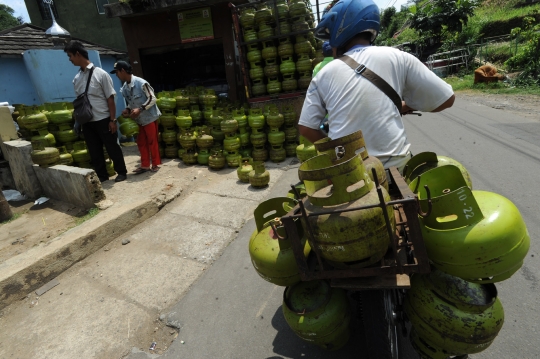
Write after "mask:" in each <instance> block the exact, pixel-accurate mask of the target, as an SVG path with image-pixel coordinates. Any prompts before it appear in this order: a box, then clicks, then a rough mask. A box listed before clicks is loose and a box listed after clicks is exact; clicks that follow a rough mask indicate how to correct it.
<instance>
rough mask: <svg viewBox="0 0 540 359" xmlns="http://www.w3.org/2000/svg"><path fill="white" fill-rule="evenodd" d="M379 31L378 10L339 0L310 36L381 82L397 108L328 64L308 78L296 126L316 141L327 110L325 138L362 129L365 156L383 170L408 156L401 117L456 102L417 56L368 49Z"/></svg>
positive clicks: (341, 66) (368, 2)
mask: <svg viewBox="0 0 540 359" xmlns="http://www.w3.org/2000/svg"><path fill="white" fill-rule="evenodd" d="M379 28H380V16H379V8H378V7H377V5H375V3H374V2H373V1H372V0H339V1H337V2H336V3H335V4H334V5H333V6H332V7H331V8H330V9H329V10H328V11H327V12H325V13H324V14H323V17H322V18H321V21H320V22H319V24H318V25H317V28H316V29H315V36H316V37H317V38H319V39H321V40H325V41H328V42H329V44H330V46H331V47H332V50H333V54H334V57H335V58H336V59H340V58H341V57H342V56H343V55H347V56H349V57H350V58H352V59H353V60H355V61H356V62H357V63H358V64H361V65H365V67H367V68H368V69H369V70H371V71H373V72H375V73H376V74H377V75H378V76H380V77H381V78H382V79H383V80H385V81H386V82H387V83H388V84H389V85H390V86H391V87H392V88H393V89H394V90H395V91H396V92H397V94H398V95H399V97H400V99H402V100H404V101H402V103H401V105H402V106H400V107H402V108H401V109H399V108H398V106H397V104H396V101H392V100H391V99H390V97H389V96H387V95H386V94H385V93H384V92H383V91H381V90H380V89H379V88H378V87H376V86H375V85H374V84H373V83H372V82H371V81H370V80H368V79H367V78H365V77H363V76H361V75H360V74H358V73H356V72H355V70H353V68H351V67H350V65H348V64H347V63H345V62H344V61H331V62H329V63H328V64H327V65H326V66H325V67H324V68H322V69H321V70H320V72H319V73H318V74H317V76H315V77H314V78H313V79H312V80H311V83H310V85H309V88H308V90H307V93H306V98H305V100H304V105H303V108H302V113H301V115H300V120H299V126H298V127H299V132H300V134H301V135H302V136H304V137H306V138H307V139H308V140H309V141H311V142H315V141H317V140H320V139H322V138H324V137H326V135H325V134H324V133H323V132H321V131H320V130H319V125H320V123H321V121H322V120H323V119H324V117H325V115H326V113H327V112H328V124H329V133H328V137H330V138H331V139H332V140H334V139H337V138H340V137H343V136H347V135H349V134H352V133H354V132H356V131H358V130H362V132H363V135H364V138H365V141H366V146H367V150H368V152H369V154H370V155H372V156H376V157H377V158H379V159H380V160H381V162H382V163H383V164H384V166H385V168H388V167H391V166H397V167H398V168H402V167H403V166H404V165H405V163H406V162H407V161H408V160H409V158H410V157H411V153H410V151H409V148H410V146H411V145H410V143H409V142H408V141H407V135H406V133H405V128H404V125H403V120H402V117H401V116H402V114H407V113H410V112H412V111H414V110H419V111H426V112H439V111H442V110H444V109H446V108H449V107H451V106H452V105H453V103H454V99H455V98H454V92H453V90H452V87H451V86H450V85H449V84H447V83H446V82H444V81H443V80H441V79H440V78H439V77H437V76H436V75H435V74H434V73H433V72H432V71H430V70H429V69H428V68H427V67H426V66H425V65H424V64H422V63H421V62H420V61H419V60H418V59H417V58H416V57H414V56H412V55H410V54H408V53H406V52H402V51H400V50H397V49H394V48H391V47H382V46H372V44H373V41H374V40H375V38H376V37H377V34H378V32H379ZM345 58H346V57H343V59H345ZM397 103H399V100H398V102H397Z"/></svg>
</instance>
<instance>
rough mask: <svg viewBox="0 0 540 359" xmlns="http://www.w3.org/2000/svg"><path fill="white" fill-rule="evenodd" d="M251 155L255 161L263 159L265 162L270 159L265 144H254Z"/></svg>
mask: <svg viewBox="0 0 540 359" xmlns="http://www.w3.org/2000/svg"><path fill="white" fill-rule="evenodd" d="M251 157H253V160H254V161H261V162H264V161H266V160H267V159H268V151H267V150H266V148H265V147H264V145H263V146H253V150H252V151H251Z"/></svg>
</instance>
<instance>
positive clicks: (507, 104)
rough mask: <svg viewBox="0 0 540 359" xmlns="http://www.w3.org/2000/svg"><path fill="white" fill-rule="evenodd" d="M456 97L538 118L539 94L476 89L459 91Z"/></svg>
mask: <svg viewBox="0 0 540 359" xmlns="http://www.w3.org/2000/svg"><path fill="white" fill-rule="evenodd" d="M456 97H457V98H459V99H464V100H467V101H470V102H476V103H479V104H482V105H485V106H489V107H492V108H495V109H497V110H501V111H507V112H509V113H513V114H516V115H519V116H523V117H527V118H532V119H535V120H540V115H539V112H540V96H535V95H507V94H487V93H482V92H477V91H460V92H458V93H456Z"/></svg>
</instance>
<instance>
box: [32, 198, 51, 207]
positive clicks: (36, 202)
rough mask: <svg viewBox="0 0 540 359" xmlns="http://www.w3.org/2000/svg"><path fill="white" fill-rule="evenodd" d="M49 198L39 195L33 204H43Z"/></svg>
mask: <svg viewBox="0 0 540 359" xmlns="http://www.w3.org/2000/svg"><path fill="white" fill-rule="evenodd" d="M48 200H49V199H48V198H47V197H39V198H38V199H36V201H35V202H34V205H36V204H43V203H45V202H47V201H48Z"/></svg>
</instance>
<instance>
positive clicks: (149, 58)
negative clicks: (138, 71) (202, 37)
mask: <svg viewBox="0 0 540 359" xmlns="http://www.w3.org/2000/svg"><path fill="white" fill-rule="evenodd" d="M202 44H204V45H202ZM141 65H142V70H143V74H144V78H145V80H147V81H148V82H149V83H150V84H151V85H152V87H153V88H154V90H155V91H156V92H159V91H172V90H175V89H178V88H183V87H186V86H204V87H206V88H213V89H214V90H215V91H216V93H217V94H220V93H227V92H228V90H229V86H228V84H227V77H226V75H225V59H224V57H223V45H222V44H221V42H219V43H210V44H208V42H203V43H201V45H199V44H196V43H193V44H185V45H178V46H175V47H167V48H154V49H144V50H141Z"/></svg>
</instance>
